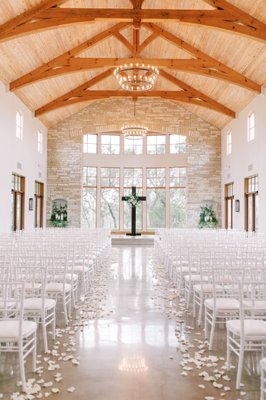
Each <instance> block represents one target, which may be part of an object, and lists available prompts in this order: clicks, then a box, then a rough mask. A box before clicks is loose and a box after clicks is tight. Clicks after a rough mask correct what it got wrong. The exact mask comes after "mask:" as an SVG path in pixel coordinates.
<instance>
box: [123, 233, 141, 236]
mask: <svg viewBox="0 0 266 400" xmlns="http://www.w3.org/2000/svg"><path fill="white" fill-rule="evenodd" d="M126 235H127V236H141V233H132V232H128V233H126Z"/></svg>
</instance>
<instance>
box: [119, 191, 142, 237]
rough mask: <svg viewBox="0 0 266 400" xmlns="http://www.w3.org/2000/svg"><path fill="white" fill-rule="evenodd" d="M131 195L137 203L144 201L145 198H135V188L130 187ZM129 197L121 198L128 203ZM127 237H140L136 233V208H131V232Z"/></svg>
mask: <svg viewBox="0 0 266 400" xmlns="http://www.w3.org/2000/svg"><path fill="white" fill-rule="evenodd" d="M131 195H133V196H135V197H136V198H137V199H138V201H145V200H146V197H145V196H137V191H136V186H132V189H131ZM128 199H129V196H123V197H122V200H123V201H128ZM127 235H129V236H140V235H141V233H137V232H136V206H133V205H132V206H131V232H130V233H127Z"/></svg>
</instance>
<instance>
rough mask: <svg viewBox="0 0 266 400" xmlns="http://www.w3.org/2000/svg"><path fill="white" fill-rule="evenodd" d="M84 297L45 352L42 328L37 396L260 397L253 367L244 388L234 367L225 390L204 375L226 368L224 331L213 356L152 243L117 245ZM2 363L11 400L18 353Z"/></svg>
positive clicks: (135, 399) (0, 379)
mask: <svg viewBox="0 0 266 400" xmlns="http://www.w3.org/2000/svg"><path fill="white" fill-rule="evenodd" d="M82 300H83V301H82V302H81V304H80V305H79V307H78V309H77V310H76V311H75V313H74V316H73V320H72V322H71V326H70V327H69V328H67V329H65V327H64V326H63V322H61V321H60V323H61V327H62V329H59V330H58V331H57V338H56V341H55V343H53V342H52V341H51V340H49V343H50V348H52V353H50V354H48V355H47V354H46V355H45V354H43V353H42V345H41V335H40V338H39V343H40V345H39V349H38V354H39V356H38V367H39V368H40V369H39V371H38V372H39V374H32V373H31V372H30V363H29V362H27V371H28V372H27V377H28V378H31V379H33V380H34V379H35V381H32V382H31V386H34V385H37V390H36V391H37V394H34V395H33V396H36V398H42V397H43V398H45V397H48V396H51V397H55V396H56V398H57V399H61V398H62V399H63V398H64V399H65V398H71V397H72V398H73V397H74V398H75V399H84V400H85V399H93V400H120V399H121V400H140V399H141V400H142V399H143V400H174V399H175V400H176V399H179V400H183V399H184V400H185V399H191V400H201V399H207V400H212V399H232V400H236V399H247V400H257V399H259V392H258V388H259V377H258V375H257V374H256V373H254V372H256V371H255V370H254V368H253V370H251V372H250V371H249V372H248V371H246V372H245V375H244V379H243V382H244V383H245V386H243V389H242V390H241V393H240V392H239V391H235V390H234V371H232V373H231V375H229V379H231V380H230V381H225V380H222V378H221V379H220V380H219V381H218V382H219V383H220V382H221V380H222V388H219V389H218V388H215V387H213V384H212V382H208V381H204V380H203V377H202V376H199V374H200V373H202V372H206V371H207V372H208V374H209V376H212V375H214V374H215V373H217V371H218V374H219V373H221V374H222V373H225V372H221V371H222V370H223V364H224V358H223V357H224V355H225V340H224V338H225V335H224V333H225V332H224V331H223V330H221V331H219V332H218V336H217V338H216V342H215V346H216V347H215V350H214V351H213V352H212V353H211V355H214V356H215V357H216V356H217V360H214V359H208V356H209V355H210V353H209V352H208V351H207V345H206V343H205V342H204V336H203V333H202V330H201V329H198V328H197V327H196V324H195V321H194V319H193V318H192V316H191V314H190V313H189V312H186V311H185V310H184V305H183V303H182V300H181V301H180V299H178V298H177V297H176V291H175V288H173V287H172V285H171V284H170V283H169V282H168V280H167V277H166V275H165V271H164V269H163V268H162V267H161V266H160V263H159V262H158V260H157V259H156V256H155V255H154V251H153V249H152V248H149V247H148V246H141V247H137V246H131V247H126V246H117V247H113V248H112V252H111V255H110V257H108V262H107V263H106V266H105V267H104V268H103V270H102V271H100V273H98V274H97V276H96V278H95V280H94V282H93V285H92V288H91V292H90V293H89V295H88V296H87V297H85V298H84V299H82ZM52 346H54V347H52ZM198 352H199V353H198ZM199 354H200V355H199ZM203 355H204V357H205V359H203V358H202V359H201V360H203V361H202V366H201V367H199V368H196V366H195V363H194V361H193V360H195V357H196V358H197V357H203ZM0 362H1V364H0V397H1V394H3V398H4V399H9V398H10V395H11V394H12V393H13V392H19V390H20V388H19V387H17V386H16V384H17V381H18V379H19V374H18V367H17V365H16V358H15V356H12V357H2V356H1V358H0ZM180 363H181V365H180ZM253 367H254V366H253ZM42 368H43V369H42ZM219 371H220V372H219ZM221 376H222V375H221ZM38 385H39V389H38ZM45 386H46V387H45ZM40 387H41V389H40ZM225 388H226V389H225ZM56 391H58V393H56V394H54V393H53V392H56ZM31 398H34V397H29V400H30V399H31ZM13 399H25V397H18V396H17V397H16V396H15V397H14V396H13Z"/></svg>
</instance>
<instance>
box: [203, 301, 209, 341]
mask: <svg viewBox="0 0 266 400" xmlns="http://www.w3.org/2000/svg"><path fill="white" fill-rule="evenodd" d="M207 314H208V310H207V309H206V307H205V318H204V331H205V332H204V333H205V339H208V337H209V333H208V318H207V317H208V315H207Z"/></svg>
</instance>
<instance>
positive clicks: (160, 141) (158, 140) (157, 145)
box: [147, 135, 165, 154]
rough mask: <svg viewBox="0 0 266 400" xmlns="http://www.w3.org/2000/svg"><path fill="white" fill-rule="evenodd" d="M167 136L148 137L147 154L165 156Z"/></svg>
mask: <svg viewBox="0 0 266 400" xmlns="http://www.w3.org/2000/svg"><path fill="white" fill-rule="evenodd" d="M164 153H165V136H164V135H157V136H147V154H164Z"/></svg>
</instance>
